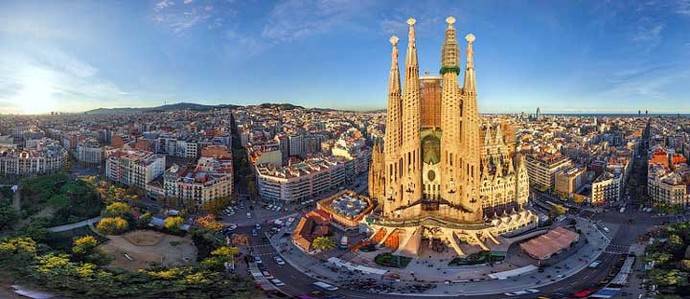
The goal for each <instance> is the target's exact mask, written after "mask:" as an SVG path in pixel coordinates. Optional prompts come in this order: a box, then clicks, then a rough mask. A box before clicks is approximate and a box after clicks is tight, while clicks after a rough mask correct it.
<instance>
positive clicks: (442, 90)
mask: <svg viewBox="0 0 690 299" xmlns="http://www.w3.org/2000/svg"><path fill="white" fill-rule="evenodd" d="M446 21H447V23H448V26H447V29H446V32H445V40H444V43H443V47H442V52H441V53H442V55H441V56H442V57H441V69H440V74H441V76H440V77H431V76H425V77H422V78H420V76H419V63H418V59H417V48H416V33H415V26H414V25H415V23H416V21H415V20H414V19H409V20H408V25H409V30H408V44H407V53H406V56H405V80H404V85H402V86H401V83H400V71H399V68H398V48H397V44H398V38H397V37H395V36H393V37H391V39H390V41H391V44H392V54H391V57H392V58H391V59H392V62H391V69H390V73H389V81H388V107H387V114H386V115H387V118H386V132H385V137H384V145H383V150H382V151H380V149H375V151H377V150H378V151H379V152H378V153H375V154H373V155H372V156H373V157H374V158H373V161H372V171H370V175H371V176H372V177H371V178H370V183H374V184H375V186H370V193H371V194H370V196H371V197H373V198H374V199H376V201H377V202H378V203H379V207H378V208H377V212H376V213H374V214H372V215H371V216H370V219H369V220H368V223H369V227H370V229H371V230H372V231H373V233H372V236H371V239H370V240H371V241H372V242H375V243H378V244H382V245H385V246H387V247H390V248H392V249H394V251H395V252H396V253H398V254H405V255H412V256H415V255H418V254H419V253H420V252H421V250H423V249H422V248H428V247H436V246H431V245H430V244H439V243H442V244H445V246H446V247H449V248H452V249H453V250H454V251H455V252H456V253H457V254H459V255H462V254H463V250H462V249H461V248H460V243H463V242H467V243H470V244H473V245H478V246H480V247H482V248H484V249H488V247H487V242H493V243H496V244H497V243H498V241H497V239H496V237H497V235H498V231H499V230H502V231H503V232H505V231H512V230H515V229H520V228H524V227H529V226H531V225H532V224H534V220H535V218H536V217H533V216H534V215H533V214H531V213H529V212H527V211H526V210H522V211H519V212H516V214H515V217H512V218H511V217H508V218H506V219H503V221H504V222H502V223H497V222H494V223H492V222H490V221H489V220H488V219H485V217H484V216H485V215H484V209H483V200H486V201H489V202H491V201H496V202H508V201H511V202H512V201H513V200H515V199H516V198H518V196H517V195H516V194H515V193H513V194H511V195H510V196H505V197H504V196H503V195H502V194H501V195H500V196H499V195H498V194H497V193H498V192H496V193H491V194H489V193H486V192H488V191H489V190H491V192H494V191H495V190H494V189H489V188H486V189H485V190H484V191H485V196H486V198H482V183H483V182H482V167H483V165H485V166H486V167H487V168H488V167H489V164H488V163H484V164H482V148H483V145H482V140H481V138H480V130H481V127H480V126H481V124H480V117H479V111H478V108H477V92H476V82H475V71H474V58H473V56H474V54H473V48H472V45H473V43H474V40H475V37H474V35H472V34H468V35H467V36H466V37H465V39H466V41H467V50H466V57H467V60H466V65H465V72H464V83H463V86H462V87H460V86H459V84H458V83H459V82H458V81H459V80H458V76H459V74H460V65H459V58H460V51H459V49H458V42H457V39H456V31H455V27H454V23H455V19H454V18H453V17H449V18H447V19H446ZM494 157H495V158H494ZM501 157H503V158H505V160H502V161H499V162H500V164H501V166H498V167H502V166H503V165H506V164H505V162H507V161H508V160H509V159H508V156H507V153H502V152H497V153H495V154H494V155H491V156H490V157H489V156H485V158H486V159H487V161H489V159H492V163H493V161H494V160H493V159H496V160H495V161H498V160H497V159H500V158H501ZM509 164H511V165H512V162H511V163H509ZM492 165H493V164H492ZM507 170H508V166H506V172H505V173H504V172H503V171H501V172H500V175H499V177H501V180H502V179H503V178H505V177H508V176H510V175H512V173H509V172H508V171H507ZM484 179H485V182H487V185H488V184H489V181H490V180H493V178H491V179H490V178H489V174H488V173H487V175H486V176H485V177H484ZM523 179H524V181H526V180H527V178H526V173H524V174H523ZM492 184H496V185H499V183H496V182H494V181H492ZM516 186H517V182H515V184H514V185H512V186H511V185H510V184H502V183H501V186H500V187H499V188H496V189H500V190H505V189H511V190H514V192H517V187H516ZM527 192H528V191H527ZM499 198H500V199H499ZM525 198H526V197H525ZM517 208H518V209H519V207H517ZM511 219H513V220H511ZM498 222H501V220H498ZM499 227H500V228H499Z"/></svg>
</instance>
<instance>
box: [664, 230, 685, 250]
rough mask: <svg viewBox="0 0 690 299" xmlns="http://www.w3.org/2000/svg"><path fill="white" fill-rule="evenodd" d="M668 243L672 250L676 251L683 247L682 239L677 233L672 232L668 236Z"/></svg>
mask: <svg viewBox="0 0 690 299" xmlns="http://www.w3.org/2000/svg"><path fill="white" fill-rule="evenodd" d="M668 244H669V245H670V246H671V250H673V251H678V250H682V249H683V248H685V244H684V243H683V239H682V238H681V237H680V236H679V235H677V234H672V235H670V236H668Z"/></svg>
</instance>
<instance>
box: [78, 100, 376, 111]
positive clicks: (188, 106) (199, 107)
mask: <svg viewBox="0 0 690 299" xmlns="http://www.w3.org/2000/svg"><path fill="white" fill-rule="evenodd" d="M250 106H251V105H250ZM256 106H259V107H261V108H274V109H279V110H293V109H308V110H313V111H322V112H324V111H325V112H331V111H345V112H379V111H383V112H385V111H386V109H379V110H374V111H351V110H341V109H332V108H305V107H303V106H299V105H294V104H290V103H263V104H258V105H256ZM239 107H242V106H239V105H232V104H218V105H205V104H196V103H184V102H182V103H176V104H169V105H163V106H158V107H141V108H132V107H123V108H98V109H93V110H89V111H85V112H83V113H84V114H132V113H147V112H170V111H181V110H194V111H208V110H212V109H219V108H230V109H233V108H239Z"/></svg>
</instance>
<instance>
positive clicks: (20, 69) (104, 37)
mask: <svg viewBox="0 0 690 299" xmlns="http://www.w3.org/2000/svg"><path fill="white" fill-rule="evenodd" d="M496 4H497V3H492V2H481V3H479V2H462V3H457V4H455V3H450V2H434V3H433V4H419V3H415V2H402V3H397V2H396V3H393V2H387V1H382V2H375V3H374V2H363V1H345V0H343V1H278V2H261V3H249V2H247V3H243V2H234V1H225V2H219V1H199V0H192V1H190V0H184V1H183V0H179V1H146V2H123V3H116V2H81V1H80V2H71V3H69V4H66V3H59V2H53V3H44V2H33V1H21V2H19V1H16V2H15V1H8V2H4V3H3V4H0V8H2V9H0V25H2V26H0V27H1V29H0V44H1V45H0V113H20V114H21V113H49V112H51V111H59V112H80V111H85V110H90V109H95V108H100V107H106V108H112V107H150V106H158V105H161V104H163V103H164V102H167V103H175V102H194V103H203V104H239V105H247V104H258V103H263V102H289V103H293V104H296V105H302V106H306V107H321V108H336V109H350V110H374V109H383V108H384V107H385V105H386V95H385V92H382V90H385V86H386V80H385V74H386V72H387V70H388V66H387V65H386V60H387V59H386V57H387V56H388V55H389V54H388V48H389V44H388V42H387V40H388V38H389V37H390V35H392V34H396V35H398V36H401V37H404V36H405V29H406V24H405V20H406V19H407V18H408V17H410V16H414V17H415V18H416V19H417V20H418V30H419V32H420V34H424V35H427V36H430V38H428V39H425V40H423V41H420V42H419V48H420V50H421V51H420V53H421V55H420V62H421V64H420V71H421V73H422V74H423V73H424V72H429V73H430V74H437V73H438V70H437V68H436V65H438V62H439V60H440V53H438V51H435V50H434V49H437V48H438V47H439V46H440V45H441V44H442V39H441V38H440V37H438V36H432V35H431V34H429V33H430V32H435V31H438V30H442V29H443V28H444V21H443V20H444V18H445V17H442V16H447V15H454V16H456V18H457V19H458V21H457V28H458V33H459V34H460V35H462V36H464V35H465V34H467V33H473V34H475V35H476V36H477V42H476V43H475V49H476V51H477V53H480V54H479V55H477V56H476V58H475V60H476V67H477V70H478V73H479V74H480V75H479V76H480V80H479V83H478V86H477V90H478V94H479V95H480V96H479V97H478V105H479V107H480V110H481V111H483V112H485V113H515V112H528V113H530V112H533V111H534V109H536V107H541V109H542V111H543V112H545V113H587V112H591V113H618V112H625V113H637V111H638V110H642V111H643V112H644V111H645V110H649V112H650V113H678V112H680V113H688V112H690V104H688V102H689V101H687V96H686V94H687V93H688V87H687V86H685V85H684V84H683V83H684V82H686V81H687V80H688V79H690V72H689V71H687V70H686V69H687V65H688V64H689V63H690V55H689V54H688V53H689V52H690V51H688V50H689V49H690V38H688V37H686V36H684V35H683V32H684V31H686V30H687V29H688V28H689V27H690V3H689V2H687V1H683V0H678V1H659V2H655V1H647V2H644V3H630V4H625V5H624V4H618V3H610V2H604V3H599V2H594V1H589V2H587V1H584V2H572V1H554V2H549V3H534V2H526V1H516V2H511V3H508V4H505V3H501V4H502V5H504V7H503V9H497V8H496ZM401 54H403V55H404V53H401ZM463 58H464V57H461V59H463Z"/></svg>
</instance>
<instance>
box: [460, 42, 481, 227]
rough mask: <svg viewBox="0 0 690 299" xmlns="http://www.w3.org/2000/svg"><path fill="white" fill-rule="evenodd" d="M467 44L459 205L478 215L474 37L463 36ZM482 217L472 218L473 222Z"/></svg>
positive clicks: (477, 115)
mask: <svg viewBox="0 0 690 299" xmlns="http://www.w3.org/2000/svg"><path fill="white" fill-rule="evenodd" d="M465 40H466V41H467V54H466V55H467V65H466V69H465V83H464V86H463V89H462V127H461V128H462V132H461V136H462V137H461V140H462V145H461V148H462V152H463V162H462V166H461V167H463V172H462V173H463V178H462V184H464V185H465V186H466V192H464V193H463V195H462V196H463V198H462V203H463V204H464V205H467V206H470V210H472V211H475V215H473V216H475V217H476V216H481V201H480V200H479V195H480V194H479V192H480V190H479V188H480V185H479V176H480V174H479V172H480V171H481V170H480V169H479V167H480V166H479V163H480V162H479V159H480V158H479V152H480V149H481V144H480V142H481V140H480V139H479V138H480V137H479V126H480V119H479V109H478V108H477V92H476V88H475V85H476V84H475V75H474V52H473V49H472V43H474V40H475V36H474V35H473V34H471V33H470V34H468V35H466V36H465ZM481 219H482V218H475V221H477V220H481Z"/></svg>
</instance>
